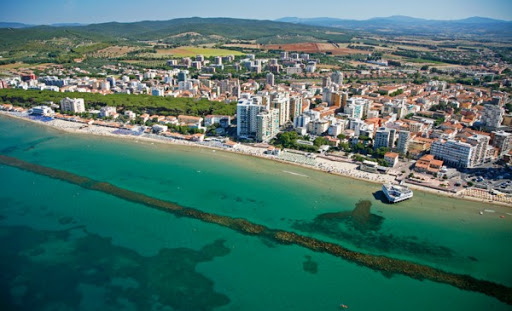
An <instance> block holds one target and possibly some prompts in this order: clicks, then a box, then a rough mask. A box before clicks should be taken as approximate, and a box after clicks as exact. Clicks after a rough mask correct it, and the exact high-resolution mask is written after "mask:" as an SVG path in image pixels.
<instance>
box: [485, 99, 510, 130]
mask: <svg viewBox="0 0 512 311" xmlns="http://www.w3.org/2000/svg"><path fill="white" fill-rule="evenodd" d="M504 114H505V110H504V109H503V108H502V107H500V106H498V105H491V104H487V105H484V110H482V115H481V116H480V121H481V122H482V123H483V124H484V125H485V126H486V127H490V128H498V127H500V125H501V123H502V122H503V115H504Z"/></svg>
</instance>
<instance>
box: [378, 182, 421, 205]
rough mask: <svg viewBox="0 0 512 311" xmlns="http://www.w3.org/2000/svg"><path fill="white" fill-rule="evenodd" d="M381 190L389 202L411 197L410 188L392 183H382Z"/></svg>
mask: <svg viewBox="0 0 512 311" xmlns="http://www.w3.org/2000/svg"><path fill="white" fill-rule="evenodd" d="M382 192H384V194H385V195H386V198H387V199H388V201H389V203H397V202H401V201H403V200H407V199H410V198H412V196H413V193H412V190H411V189H409V188H407V187H406V186H398V185H392V184H385V185H382Z"/></svg>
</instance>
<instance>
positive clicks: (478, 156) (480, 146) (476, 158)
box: [466, 135, 490, 167]
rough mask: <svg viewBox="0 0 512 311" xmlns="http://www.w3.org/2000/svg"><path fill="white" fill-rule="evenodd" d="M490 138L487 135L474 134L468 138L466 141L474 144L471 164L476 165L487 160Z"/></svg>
mask: <svg viewBox="0 0 512 311" xmlns="http://www.w3.org/2000/svg"><path fill="white" fill-rule="evenodd" d="M489 139H490V137H489V136H486V135H473V136H470V137H468V138H466V142H467V143H468V144H470V145H472V146H473V153H472V157H471V166H473V167H474V166H477V165H480V164H482V163H484V162H485V159H486V152H487V147H488V146H489Z"/></svg>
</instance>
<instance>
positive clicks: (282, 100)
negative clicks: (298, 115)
mask: <svg viewBox="0 0 512 311" xmlns="http://www.w3.org/2000/svg"><path fill="white" fill-rule="evenodd" d="M270 108H274V109H278V110H279V126H282V125H284V124H285V123H286V122H288V121H289V120H290V99H289V98H286V97H276V98H274V99H273V100H272V102H271V103H270Z"/></svg>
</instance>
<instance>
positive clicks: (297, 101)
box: [290, 96, 302, 121]
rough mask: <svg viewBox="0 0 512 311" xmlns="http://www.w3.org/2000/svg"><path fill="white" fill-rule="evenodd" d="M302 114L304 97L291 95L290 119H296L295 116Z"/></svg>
mask: <svg viewBox="0 0 512 311" xmlns="http://www.w3.org/2000/svg"><path fill="white" fill-rule="evenodd" d="M301 114H302V97H300V96H292V97H290V120H291V121H294V120H295V118H297V117H298V116H300V115H301Z"/></svg>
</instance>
